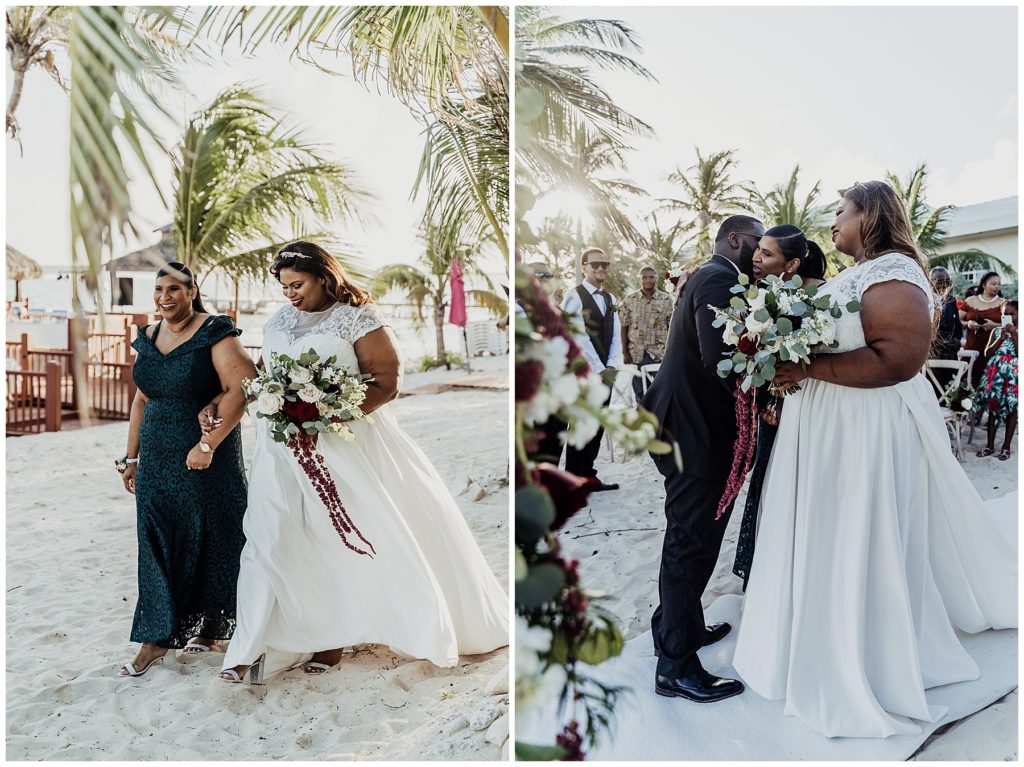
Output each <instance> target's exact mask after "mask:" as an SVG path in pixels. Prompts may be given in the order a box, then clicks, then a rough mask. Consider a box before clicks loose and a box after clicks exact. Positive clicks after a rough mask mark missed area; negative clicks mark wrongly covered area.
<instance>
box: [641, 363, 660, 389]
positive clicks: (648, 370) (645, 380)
mask: <svg viewBox="0 0 1024 767" xmlns="http://www.w3.org/2000/svg"><path fill="white" fill-rule="evenodd" d="M660 368H661V363H660V362H653V363H651V364H650V365H641V367H640V376H641V377H640V386H641V387H642V390H643V393H644V394H647V387H648V386H650V385H651V384H652V383H653V382H654V375H655V373H657V372H658V370H659V369H660Z"/></svg>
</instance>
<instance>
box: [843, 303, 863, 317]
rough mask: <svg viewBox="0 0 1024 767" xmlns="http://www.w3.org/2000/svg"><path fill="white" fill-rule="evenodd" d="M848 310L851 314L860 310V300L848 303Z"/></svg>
mask: <svg viewBox="0 0 1024 767" xmlns="http://www.w3.org/2000/svg"><path fill="white" fill-rule="evenodd" d="M846 311H848V312H849V313H850V314H853V313H854V312H859V311H860V301H850V303H848V304H847V305H846Z"/></svg>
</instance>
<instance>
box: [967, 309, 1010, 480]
mask: <svg viewBox="0 0 1024 767" xmlns="http://www.w3.org/2000/svg"><path fill="white" fill-rule="evenodd" d="M1004 316H1006V317H1009V318H1010V322H1009V324H1005V325H1002V326H1000V327H999V328H997V329H996V330H994V331H993V342H992V345H993V346H994V347H995V351H994V352H993V353H992V356H991V357H989V359H988V364H986V365H985V371H984V372H983V373H982V375H981V383H979V384H978V392H977V397H976V398H975V405H974V408H975V410H976V411H977V412H978V413H979V414H980V413H983V412H987V413H988V414H989V415H988V446H987V447H986V448H985V449H984V450H981V451H979V452H978V457H979V458H985V457H986V456H990V455H992V454H993V453H994V452H995V451H996V431H997V430H998V429H999V424H1000V423H1002V422H1003V421H1004V420H1005V421H1006V435H1005V436H1004V437H1003V449H1002V450H1000V451H999V460H1000V461H1006V460H1009V458H1010V443H1011V442H1012V441H1013V435H1014V432H1016V431H1017V302H1016V301H1007V302H1006V309H1005V314H1004Z"/></svg>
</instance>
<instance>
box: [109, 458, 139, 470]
mask: <svg viewBox="0 0 1024 767" xmlns="http://www.w3.org/2000/svg"><path fill="white" fill-rule="evenodd" d="M138 462H139V459H138V458H129V457H128V456H127V455H126V456H125V457H124V458H115V459H114V467H115V468H116V469H117V473H118V474H124V473H125V472H126V471H128V467H129V466H130V465H131V464H133V463H138Z"/></svg>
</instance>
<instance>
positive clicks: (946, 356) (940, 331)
mask: <svg viewBox="0 0 1024 767" xmlns="http://www.w3.org/2000/svg"><path fill="white" fill-rule="evenodd" d="M928 276H929V278H930V279H931V281H932V286H933V287H934V288H935V293H936V294H937V296H938V300H937V307H938V309H939V326H938V328H937V330H936V332H935V340H933V341H932V352H931V359H933V360H955V359H956V355H957V352H959V351H960V344H961V341H962V339H963V335H964V328H963V325H961V324H960V312H959V309H958V308H957V301H956V296H955V295H953V281H952V280H951V279H950V277H949V271H948V270H947V269H946V268H945V267H943V266H936V267H935V268H934V269H932V270H931V272H929V274H928ZM935 379H936V380H937V381H938V382H939V384H941V385H942V388H943V389H945V388H946V387H948V386H949V384H950V382H951V381H952V380H953V371H952V370H945V369H937V370H935ZM936 395H938V392H936Z"/></svg>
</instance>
